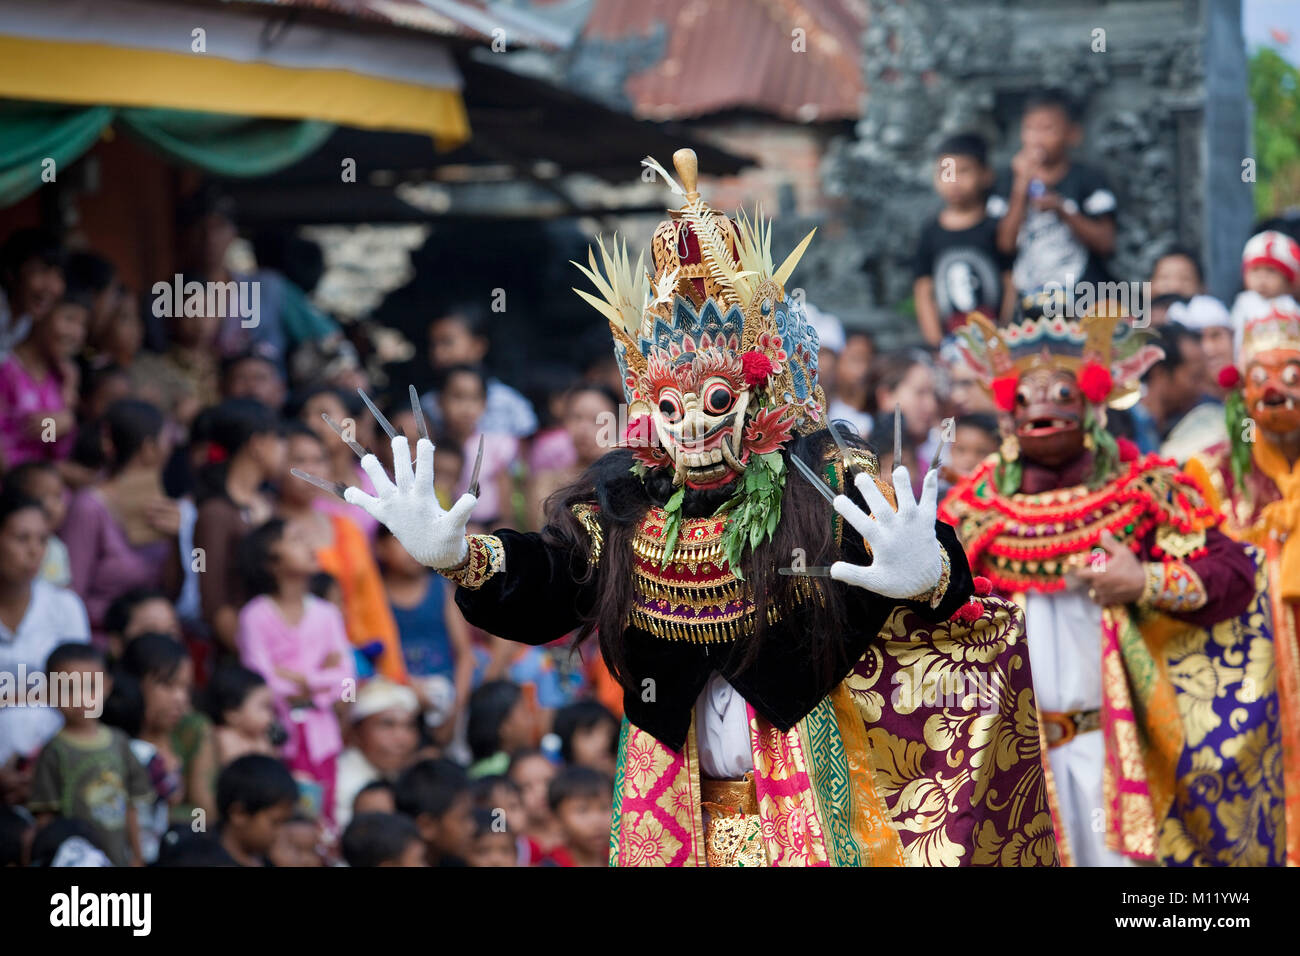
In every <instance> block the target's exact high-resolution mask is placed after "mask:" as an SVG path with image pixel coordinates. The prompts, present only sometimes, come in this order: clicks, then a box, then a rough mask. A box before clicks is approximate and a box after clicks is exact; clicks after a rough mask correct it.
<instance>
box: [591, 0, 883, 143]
mask: <svg viewBox="0 0 1300 956" xmlns="http://www.w3.org/2000/svg"><path fill="white" fill-rule="evenodd" d="M866 22H867V4H866V0H594V5H593V9H592V12H591V16H590V17H589V19H588V20H587V23H586V27H585V29H584V33H583V37H584V39H592V40H611V39H620V38H625V37H628V36H642V35H648V34H650V33H651V32H652V31H654V30H655V29H656V24H663V25H664V27H666V30H667V42H666V48H665V51H664V55H663V57H662V58H661V59H660V60H659V61H658V62H657V63H655V64H654V65H653V66H651V67H650V68H649V69H648V70H646V71H645V72H643V73H639V74H636V75H634V76H632V77H631V78H629V80H628V82H627V86H626V92H627V94H628V96H629V97H631V99H632V101H633V103H634V104H635V110H636V112H637V114H638V115H640V116H644V117H648V118H655V119H659V118H667V117H687V116H700V115H704V114H707V113H714V112H718V111H720V110H727V109H755V110H760V111H762V112H767V113H773V114H775V115H777V116H780V117H783V118H785V119H791V120H797V121H800V122H824V121H828V120H843V119H852V118H856V117H858V116H859V114H860V110H861V100H862V95H863V92H864V83H863V76H862V67H861V62H860V61H861V56H862V52H861V51H862V46H861V40H860V38H861V34H862V31H863V30H864V29H865V28H866ZM796 29H802V30H803V31H804V34H803V43H804V51H803V52H796V50H795V49H794V46H795V40H796V36H797V34H795V32H794V31H795V30H796Z"/></svg>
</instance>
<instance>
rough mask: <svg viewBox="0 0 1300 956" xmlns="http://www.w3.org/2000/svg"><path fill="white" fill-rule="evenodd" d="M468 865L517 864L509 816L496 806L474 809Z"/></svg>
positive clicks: (517, 858) (513, 834)
mask: <svg viewBox="0 0 1300 956" xmlns="http://www.w3.org/2000/svg"><path fill="white" fill-rule="evenodd" d="M468 862H469V865H470V866H518V865H519V855H518V851H517V848H516V846H515V833H514V831H513V830H512V829H511V828H510V819H509V817H508V816H507V815H506V814H505V813H503V812H502V811H501V809H500V808H499V807H498V808H496V809H491V810H489V809H478V810H475V811H474V836H473V838H472V839H471V840H470V847H469V857H468Z"/></svg>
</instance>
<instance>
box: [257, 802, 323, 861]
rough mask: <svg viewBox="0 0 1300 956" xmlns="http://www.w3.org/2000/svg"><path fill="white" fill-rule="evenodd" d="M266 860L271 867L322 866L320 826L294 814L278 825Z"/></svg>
mask: <svg viewBox="0 0 1300 956" xmlns="http://www.w3.org/2000/svg"><path fill="white" fill-rule="evenodd" d="M266 858H267V859H268V860H269V861H270V863H271V865H272V866H281V867H304V866H309V867H315V866H324V865H325V858H324V856H323V854H322V853H321V831H320V824H319V823H317V822H316V821H315V820H313V819H312V818H311V817H309V816H307V815H306V814H304V813H302V812H296V813H294V814H293V816H291V817H289V819H288V820H285V821H284V823H282V824H281V825H280V829H279V831H278V832H277V833H276V835H275V842H274V843H272V844H271V849H270V851H269V852H268V853H267V855H266Z"/></svg>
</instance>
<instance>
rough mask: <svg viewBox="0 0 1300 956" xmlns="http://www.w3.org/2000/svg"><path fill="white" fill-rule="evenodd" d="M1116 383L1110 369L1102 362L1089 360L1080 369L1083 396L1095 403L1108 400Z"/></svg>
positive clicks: (1080, 389)
mask: <svg viewBox="0 0 1300 956" xmlns="http://www.w3.org/2000/svg"><path fill="white" fill-rule="evenodd" d="M1114 384H1115V383H1114V380H1112V379H1111V377H1110V369H1108V368H1107V367H1106V366H1104V365H1102V364H1101V363H1100V362H1089V363H1088V364H1087V365H1085V366H1084V367H1083V368H1082V369H1080V370H1079V391H1081V392H1083V397H1084V398H1086V399H1087V400H1088V401H1090V402H1092V403H1093V404H1094V405H1097V404H1100V403H1101V402H1104V401H1105V400H1106V396H1108V395H1109V394H1110V390H1111V387H1112V386H1113V385H1114Z"/></svg>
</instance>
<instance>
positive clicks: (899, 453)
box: [889, 403, 903, 471]
mask: <svg viewBox="0 0 1300 956" xmlns="http://www.w3.org/2000/svg"><path fill="white" fill-rule="evenodd" d="M902 463H903V411H902V409H901V408H900V407H899V405H898V404H897V403H895V404H894V460H893V461H892V462H891V463H890V465H889V467H890V470H891V471H892V470H893V469H895V468H897V467H898V466H899V465H901V464H902Z"/></svg>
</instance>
